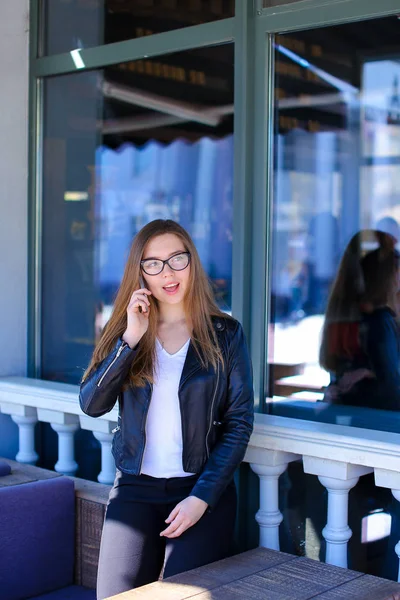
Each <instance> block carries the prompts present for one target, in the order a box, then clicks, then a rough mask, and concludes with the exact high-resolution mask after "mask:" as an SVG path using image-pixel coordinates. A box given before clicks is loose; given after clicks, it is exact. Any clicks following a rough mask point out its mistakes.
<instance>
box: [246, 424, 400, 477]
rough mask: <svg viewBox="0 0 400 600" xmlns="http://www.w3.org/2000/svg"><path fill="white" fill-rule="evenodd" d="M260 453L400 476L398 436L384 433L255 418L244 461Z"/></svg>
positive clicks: (250, 460) (399, 443)
mask: <svg viewBox="0 0 400 600" xmlns="http://www.w3.org/2000/svg"><path fill="white" fill-rule="evenodd" d="M263 450H270V451H275V452H277V453H278V452H286V453H292V454H293V455H299V456H310V457H317V458H319V459H325V460H330V461H332V460H333V461H338V462H345V463H349V464H355V465H362V466H365V467H372V468H383V469H388V470H391V471H398V472H400V434H398V433H390V432H387V431H377V430H373V429H362V428H360V427H350V426H346V425H334V424H329V423H318V422H315V421H305V420H300V419H293V418H289V417H278V416H272V415H262V414H257V415H256V417H255V424H254V431H253V434H252V436H251V439H250V444H249V449H248V452H247V455H246V459H245V460H246V461H247V462H252V461H254V459H255V458H256V457H257V462H259V461H260V462H262V460H261V459H262V451H263Z"/></svg>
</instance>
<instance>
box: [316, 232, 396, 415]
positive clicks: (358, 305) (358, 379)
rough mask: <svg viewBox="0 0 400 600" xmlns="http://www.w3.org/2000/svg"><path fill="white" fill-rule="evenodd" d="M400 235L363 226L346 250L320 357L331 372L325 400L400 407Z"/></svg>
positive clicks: (331, 296)
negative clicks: (399, 242)
mask: <svg viewBox="0 0 400 600" xmlns="http://www.w3.org/2000/svg"><path fill="white" fill-rule="evenodd" d="M396 242H397V240H396V239H395V238H394V237H393V236H392V235H390V234H388V233H385V232H383V231H378V230H362V231H360V232H359V233H357V234H356V235H355V236H354V237H353V238H352V240H351V241H350V243H349V245H348V247H347V248H346V251H345V253H344V255H343V258H342V261H341V264H340V266H339V271H338V274H337V277H336V280H335V282H334V284H333V287H332V291H331V294H330V298H329V302H328V307H327V311H326V315H325V325H324V329H323V335H322V343H321V350H320V363H321V366H322V367H323V368H325V369H326V370H327V371H329V372H330V373H331V378H332V382H331V384H330V385H329V386H328V388H327V390H326V393H325V397H324V400H325V401H328V402H331V403H333V404H346V405H351V406H364V407H369V408H380V409H385V410H399V409H400V329H399V323H398V292H399V287H400V286H399V282H400V277H399V273H400V271H399V269H400V260H399V254H398V252H397V250H396V248H395V246H396Z"/></svg>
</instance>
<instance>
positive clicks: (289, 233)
mask: <svg viewBox="0 0 400 600" xmlns="http://www.w3.org/2000/svg"><path fill="white" fill-rule="evenodd" d="M398 32H399V20H398V18H397V17H390V18H384V19H378V20H374V21H365V22H361V23H351V24H346V25H341V26H335V27H329V28H320V29H314V30H311V31H302V32H296V33H290V34H288V35H281V36H278V37H277V38H276V39H275V60H276V69H275V72H276V83H275V87H276V89H275V96H276V102H275V105H276V120H275V125H276V131H275V173H274V198H273V203H274V206H273V214H274V221H273V252H272V273H271V281H270V284H271V292H272V293H271V304H270V317H271V318H270V325H269V361H268V362H269V368H268V375H269V377H268V390H267V396H268V399H267V402H268V408H269V412H270V413H272V414H275V415H282V416H287V417H294V418H299V419H306V420H317V421H322V422H327V423H335V424H339V425H349V426H355V427H363V428H369V429H379V430H383V431H394V432H398V431H399V430H400V420H399V419H400V329H399V320H398V317H399V304H398V298H399V289H400V277H399V274H400V258H399V253H398V248H399V239H400V175H399V173H400V171H399V166H400V161H399V156H400V92H399V81H400V62H399V57H400V46H399V44H398ZM396 48H397V50H396ZM371 437H372V432H371ZM280 505H281V506H283V507H284V509H283V512H284V519H283V530H282V532H281V533H282V537H281V539H282V540H283V544H282V548H281V549H282V550H285V551H289V552H293V553H294V554H302V555H306V556H308V557H310V558H314V559H317V560H324V559H325V547H324V539H323V536H322V529H323V527H324V526H325V523H326V510H327V507H326V492H325V491H324V490H323V488H322V486H321V484H320V483H319V481H318V480H317V478H316V477H314V476H310V475H305V474H304V473H303V469H302V465H301V464H300V463H293V464H292V465H290V467H289V469H288V471H287V472H286V473H285V475H284V476H283V477H282V480H281V499H280ZM349 507H350V508H349V525H350V528H351V530H352V537H351V539H350V542H349V555H348V556H349V568H351V569H355V570H358V571H363V572H366V573H370V574H373V575H378V576H381V577H387V578H389V579H394V580H396V579H397V574H398V559H397V556H396V553H395V552H393V548H394V545H395V544H396V542H397V540H398V539H399V538H400V531H399V522H400V521H399V516H400V515H399V507H398V503H397V502H395V501H393V498H392V495H391V492H390V490H388V489H384V488H378V487H376V486H375V483H374V476H373V474H369V475H365V476H363V477H360V481H359V482H358V484H357V486H355V487H354V489H352V490H351V492H350V504H349Z"/></svg>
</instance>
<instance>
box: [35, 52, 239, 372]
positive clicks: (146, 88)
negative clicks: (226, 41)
mask: <svg viewBox="0 0 400 600" xmlns="http://www.w3.org/2000/svg"><path fill="white" fill-rule="evenodd" d="M182 98H184V99H185V100H182ZM232 134H233V47H232V45H227V46H218V47H214V48H206V49H202V50H196V51H192V52H187V53H184V54H175V55H171V56H167V57H166V56H163V57H162V58H160V59H159V60H147V61H138V62H136V63H133V62H131V63H126V64H117V65H114V66H112V67H107V68H105V69H103V70H97V71H92V72H81V73H76V74H73V75H65V76H58V77H53V78H48V79H46V81H45V107H44V145H43V149H44V155H43V165H44V171H43V265H42V277H43V285H42V296H43V301H42V324H43V325H42V373H41V376H42V377H43V378H44V379H54V380H57V381H66V382H71V383H77V382H79V381H80V379H81V376H82V373H83V370H84V368H85V366H86V365H87V363H88V360H89V357H90V355H91V352H92V350H93V347H94V343H95V340H96V338H97V336H98V335H99V333H100V332H101V329H102V328H103V326H104V324H105V323H106V322H107V319H108V318H109V315H110V312H111V310H112V306H113V298H114V296H115V293H116V291H117V289H118V286H119V283H120V280H121V277H122V273H123V269H124V264H125V260H126V257H127V252H128V250H129V247H130V243H131V241H132V238H133V237H134V235H135V234H136V232H137V231H138V230H139V229H140V228H141V227H142V226H143V225H144V224H146V223H147V222H148V221H151V220H153V219H157V218H171V219H174V220H176V221H178V222H179V223H181V224H182V225H183V226H184V227H185V228H187V229H188V231H189V232H190V233H191V235H192V236H193V238H194V241H195V243H196V245H197V248H198V251H199V253H200V257H201V260H202V262H203V265H204V267H205V269H206V271H207V273H208V274H209V276H210V278H211V281H212V284H213V286H214V289H215V292H216V295H217V299H218V302H219V304H220V306H221V307H222V308H223V309H224V310H227V311H229V310H230V305H231V276H232V189H233V184H232V177H233V135H232Z"/></svg>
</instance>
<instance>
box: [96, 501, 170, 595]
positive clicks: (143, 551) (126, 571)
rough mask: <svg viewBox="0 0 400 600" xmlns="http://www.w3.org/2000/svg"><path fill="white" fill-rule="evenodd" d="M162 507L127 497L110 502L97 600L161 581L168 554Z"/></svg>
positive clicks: (100, 559)
mask: <svg viewBox="0 0 400 600" xmlns="http://www.w3.org/2000/svg"><path fill="white" fill-rule="evenodd" d="M159 508H160V507H159V506H157V505H156V504H150V503H143V502H132V501H130V500H129V498H126V497H124V495H123V494H121V495H119V496H118V495H117V496H116V497H114V498H111V499H110V502H109V505H108V507H107V513H106V519H105V522H104V527H103V533H102V537H101V545H100V557H99V567H98V575H97V600H103V599H104V598H108V597H110V596H114V595H115V594H119V593H121V592H125V591H126V590H130V589H132V588H135V587H139V586H141V585H145V584H147V583H151V582H152V581H156V580H157V579H158V577H159V575H160V572H161V568H162V564H163V560H164V552H165V541H164V540H163V538H160V531H161V530H162V529H163V527H164V522H163V514H162V512H161V511H160V510H159ZM164 518H165V517H164Z"/></svg>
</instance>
